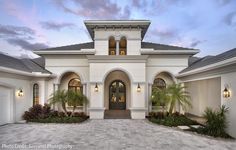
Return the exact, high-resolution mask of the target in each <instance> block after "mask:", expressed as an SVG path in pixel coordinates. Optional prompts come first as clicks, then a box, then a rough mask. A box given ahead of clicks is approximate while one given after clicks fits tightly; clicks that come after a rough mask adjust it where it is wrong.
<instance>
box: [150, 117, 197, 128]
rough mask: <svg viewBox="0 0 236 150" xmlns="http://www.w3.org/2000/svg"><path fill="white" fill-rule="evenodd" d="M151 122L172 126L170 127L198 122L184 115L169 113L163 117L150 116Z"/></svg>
mask: <svg viewBox="0 0 236 150" xmlns="http://www.w3.org/2000/svg"><path fill="white" fill-rule="evenodd" d="M149 120H150V121H151V122H154V123H157V124H161V125H165V126H170V127H177V126H182V125H185V126H188V125H194V124H198V123H197V122H195V121H193V120H191V119H189V118H187V117H186V116H184V115H179V116H174V115H169V116H166V117H164V118H163V119H160V118H150V119H149Z"/></svg>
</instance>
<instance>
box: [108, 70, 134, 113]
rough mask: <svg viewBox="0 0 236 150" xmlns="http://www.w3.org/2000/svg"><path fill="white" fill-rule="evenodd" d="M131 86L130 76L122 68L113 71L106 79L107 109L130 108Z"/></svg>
mask: <svg viewBox="0 0 236 150" xmlns="http://www.w3.org/2000/svg"><path fill="white" fill-rule="evenodd" d="M130 88H131V86H130V78H129V76H128V75H127V74H126V73H125V72H124V71H121V70H114V71H111V72H110V73H109V74H108V75H107V76H106V78H105V80H104V107H105V109H106V110H126V109H129V108H130V105H131V102H130V99H131V94H130V92H131V89H130Z"/></svg>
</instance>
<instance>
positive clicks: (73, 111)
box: [70, 106, 76, 117]
mask: <svg viewBox="0 0 236 150" xmlns="http://www.w3.org/2000/svg"><path fill="white" fill-rule="evenodd" d="M75 108H76V106H73V110H72V113H71V115H70V116H71V117H72V116H73V115H74V113H75Z"/></svg>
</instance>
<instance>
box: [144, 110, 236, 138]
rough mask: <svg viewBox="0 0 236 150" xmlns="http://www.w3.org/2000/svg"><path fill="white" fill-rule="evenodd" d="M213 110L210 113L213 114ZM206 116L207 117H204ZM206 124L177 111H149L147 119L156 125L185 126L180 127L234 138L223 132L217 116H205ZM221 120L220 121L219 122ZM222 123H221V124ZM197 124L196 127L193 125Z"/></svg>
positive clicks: (215, 135)
mask: <svg viewBox="0 0 236 150" xmlns="http://www.w3.org/2000/svg"><path fill="white" fill-rule="evenodd" d="M214 114H215V113H214V112H213V113H212V114H211V115H214ZM206 118H207V117H206ZM207 119H208V121H207V124H206V125H202V124H199V123H198V122H196V121H194V120H191V119H189V118H188V117H186V116H185V115H182V114H179V113H178V112H176V113H173V114H171V115H170V114H168V112H167V113H165V114H163V113H162V112H151V113H149V117H148V120H149V121H150V122H152V123H155V124H158V125H164V126H168V127H178V128H180V129H181V127H184V128H185V127H187V129H182V130H185V131H191V132H195V133H198V134H201V135H207V136H212V137H220V138H226V139H234V138H233V137H231V136H230V135H229V134H227V133H226V132H225V130H224V129H225V127H224V123H222V119H223V118H220V117H219V116H218V117H215V118H213V117H212V118H207ZM220 121H221V122H220ZM223 122H224V121H223ZM222 124H223V125H222ZM194 126H198V127H194Z"/></svg>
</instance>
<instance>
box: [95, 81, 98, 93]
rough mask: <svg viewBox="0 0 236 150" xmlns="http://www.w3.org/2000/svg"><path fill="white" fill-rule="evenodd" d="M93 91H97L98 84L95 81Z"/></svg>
mask: <svg viewBox="0 0 236 150" xmlns="http://www.w3.org/2000/svg"><path fill="white" fill-rule="evenodd" d="M94 91H95V92H98V84H97V83H96V85H95V87H94Z"/></svg>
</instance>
